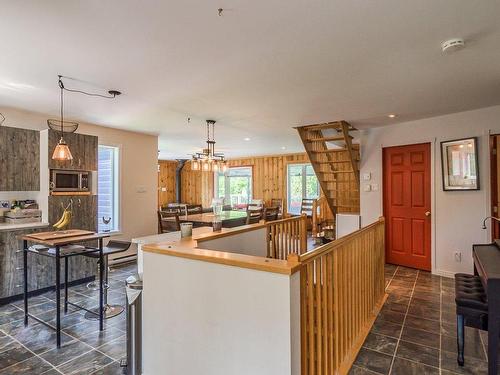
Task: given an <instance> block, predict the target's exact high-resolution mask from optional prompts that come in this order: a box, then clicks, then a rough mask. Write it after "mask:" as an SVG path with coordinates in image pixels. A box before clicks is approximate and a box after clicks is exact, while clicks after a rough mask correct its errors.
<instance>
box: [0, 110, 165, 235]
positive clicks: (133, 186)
mask: <svg viewBox="0 0 500 375" xmlns="http://www.w3.org/2000/svg"><path fill="white" fill-rule="evenodd" d="M0 112H2V113H3V114H4V116H5V117H6V121H5V123H4V125H6V126H11V127H18V128H27V129H35V130H44V129H47V118H48V117H47V116H46V115H43V114H39V113H34V112H27V111H21V110H15V109H11V108H0ZM78 133H82V134H90V135H95V136H97V137H99V144H105V145H111V146H118V147H120V182H121V184H120V187H121V194H120V209H121V212H120V216H121V224H120V229H121V232H122V236H121V237H120V238H123V239H131V238H133V237H140V236H145V235H148V234H153V233H156V231H157V222H156V207H157V199H158V196H157V183H158V169H157V165H158V161H157V160H158V154H157V152H158V137H157V136H153V135H148V134H142V133H134V132H129V131H124V130H118V129H112V128H107V127H104V126H97V125H92V124H86V123H80V127H79V128H78ZM42 183H43V181H41V182H40V184H42ZM41 189H42V190H43V187H42V186H41ZM138 191H143V192H141V193H140V192H138ZM19 195H20V197H21V198H23V197H25V196H26V194H24V193H20V194H19Z"/></svg>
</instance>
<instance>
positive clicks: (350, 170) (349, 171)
mask: <svg viewBox="0 0 500 375" xmlns="http://www.w3.org/2000/svg"><path fill="white" fill-rule="evenodd" d="M319 173H324V174H328V173H333V174H337V173H354V171H353V170H352V169H349V170H346V171H319Z"/></svg>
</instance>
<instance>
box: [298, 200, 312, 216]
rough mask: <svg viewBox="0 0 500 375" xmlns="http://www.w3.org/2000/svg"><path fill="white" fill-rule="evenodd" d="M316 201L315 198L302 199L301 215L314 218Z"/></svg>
mask: <svg viewBox="0 0 500 375" xmlns="http://www.w3.org/2000/svg"><path fill="white" fill-rule="evenodd" d="M315 201H316V199H313V198H304V199H302V203H301V205H300V214H301V215H303V214H306V215H307V217H312V214H313V209H314V202H315Z"/></svg>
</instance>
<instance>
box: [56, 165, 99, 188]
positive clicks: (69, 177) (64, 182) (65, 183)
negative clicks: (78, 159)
mask: <svg viewBox="0 0 500 375" xmlns="http://www.w3.org/2000/svg"><path fill="white" fill-rule="evenodd" d="M91 179H92V172H90V171H73V170H66V169H51V170H50V190H51V191H53V192H64V191H67V192H90V190H91V186H92V185H91V183H92V181H91Z"/></svg>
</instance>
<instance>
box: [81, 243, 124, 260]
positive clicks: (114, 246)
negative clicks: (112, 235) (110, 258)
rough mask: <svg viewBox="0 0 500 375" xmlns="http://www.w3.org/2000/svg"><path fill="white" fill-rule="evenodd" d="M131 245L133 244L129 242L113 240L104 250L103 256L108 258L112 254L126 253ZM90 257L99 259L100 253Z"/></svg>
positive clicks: (92, 254) (90, 254) (91, 254)
mask: <svg viewBox="0 0 500 375" xmlns="http://www.w3.org/2000/svg"><path fill="white" fill-rule="evenodd" d="M130 245H131V243H130V242H129V241H118V240H111V241H109V242H108V244H107V245H106V246H104V247H103V248H102V254H103V255H104V256H107V255H111V254H116V253H122V252H124V251H127V250H128V248H129V247H130ZM88 256H90V257H92V258H99V253H89V254H88Z"/></svg>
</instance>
